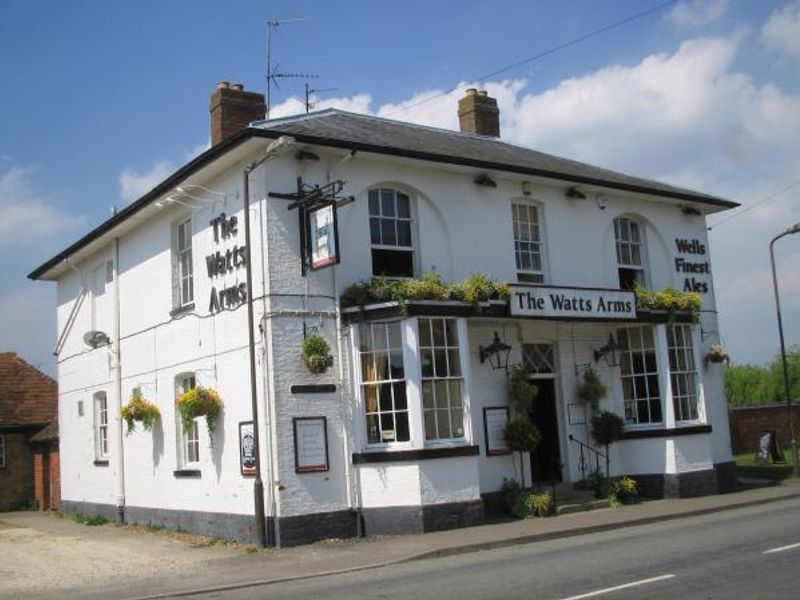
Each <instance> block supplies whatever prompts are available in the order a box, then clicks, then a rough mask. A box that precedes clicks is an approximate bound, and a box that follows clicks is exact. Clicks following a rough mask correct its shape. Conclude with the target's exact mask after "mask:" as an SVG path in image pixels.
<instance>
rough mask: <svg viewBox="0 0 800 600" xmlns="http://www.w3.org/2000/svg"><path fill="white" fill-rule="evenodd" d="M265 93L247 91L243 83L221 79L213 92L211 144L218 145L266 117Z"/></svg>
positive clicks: (210, 109)
mask: <svg viewBox="0 0 800 600" xmlns="http://www.w3.org/2000/svg"><path fill="white" fill-rule="evenodd" d="M266 110H267V107H266V105H265V104H264V94H258V93H256V92H245V91H244V86H242V84H241V83H236V84H234V85H231V84H230V83H228V82H227V81H220V82H219V83H218V84H217V89H216V90H214V93H213V94H211V102H210V103H209V111H210V112H211V145H212V146H216V145H217V144H219V143H220V142H221V141H223V140H224V139H226V138H229V137H230V136H232V135H233V134H234V133H236V132H237V131H239V130H240V129H244V128H245V127H247V126H248V125H249V124H250V123H252V122H253V121H260V120H262V119H263V118H264V114H265V113H266Z"/></svg>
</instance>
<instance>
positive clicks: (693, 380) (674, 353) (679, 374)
mask: <svg viewBox="0 0 800 600" xmlns="http://www.w3.org/2000/svg"><path fill="white" fill-rule="evenodd" d="M667 349H668V351H669V377H670V384H671V386H672V404H673V406H674V408H675V421H696V420H697V419H698V418H699V413H698V410H697V397H698V393H697V391H698V387H699V382H698V379H699V378H698V374H697V365H696V363H695V360H694V345H693V344H692V328H691V326H690V325H672V326H670V327H667Z"/></svg>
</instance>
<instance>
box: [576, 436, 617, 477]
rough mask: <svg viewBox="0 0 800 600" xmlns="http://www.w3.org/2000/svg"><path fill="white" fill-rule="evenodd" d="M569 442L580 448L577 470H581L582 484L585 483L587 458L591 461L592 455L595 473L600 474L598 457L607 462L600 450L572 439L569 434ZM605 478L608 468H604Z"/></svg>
mask: <svg viewBox="0 0 800 600" xmlns="http://www.w3.org/2000/svg"><path fill="white" fill-rule="evenodd" d="M569 441H570V442H575V443H576V444H578V445H579V446H580V449H581V456H580V461H579V462H578V468H579V469H580V470H581V479H582V481H583V483H586V460H587V458H588V459H589V460H591V456H592V455H594V463H595V471H597V472H598V473H599V472H600V457H603V458H604V459H606V461H607V459H608V457H607V456H606V455H605V454H604V453H603V452H601V451H600V450H598V449H597V448H595V447H594V446H592V445H591V444H587V443H585V442H582V441H580V440H579V439H576V438H575V437H573V435H572V434H569ZM584 451H585V453H584ZM606 465H608V462H606ZM606 477H608V466H606Z"/></svg>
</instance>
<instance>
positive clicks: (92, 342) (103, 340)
mask: <svg viewBox="0 0 800 600" xmlns="http://www.w3.org/2000/svg"><path fill="white" fill-rule="evenodd" d="M83 342H84V343H85V344H86V345H87V346H89V347H90V348H99V347H100V346H107V345H108V344H109V343H110V342H109V339H108V335H107V334H105V333H104V332H102V331H87V332H86V333H84V334H83Z"/></svg>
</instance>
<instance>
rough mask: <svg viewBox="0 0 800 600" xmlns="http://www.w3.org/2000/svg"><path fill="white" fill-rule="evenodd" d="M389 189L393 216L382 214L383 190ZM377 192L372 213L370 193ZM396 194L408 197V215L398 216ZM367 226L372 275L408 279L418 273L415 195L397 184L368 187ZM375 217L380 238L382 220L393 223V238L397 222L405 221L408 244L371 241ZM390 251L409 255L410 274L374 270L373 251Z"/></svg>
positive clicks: (396, 231)
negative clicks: (375, 207)
mask: <svg viewBox="0 0 800 600" xmlns="http://www.w3.org/2000/svg"><path fill="white" fill-rule="evenodd" d="M385 191H389V192H392V194H393V207H394V216H384V215H383V194H382V193H383V192H385ZM375 192H377V194H378V214H373V213H372V207H371V206H370V194H372V193H375ZM398 194H401V195H403V196H405V197H406V198H407V199H408V217H400V216H398V211H397V197H398ZM366 195H367V227H368V231H369V252H370V272H371V274H372V275H373V276H383V277H386V278H389V279H408V278H413V277H415V276H416V275H417V274H418V273H419V268H418V262H419V249H418V239H417V232H416V229H417V222H418V221H417V213H416V201H415V195H414V194H412V193H410V192H409V191H408V190H406V189H403V188H402V187H400V186H397V185H391V184H387V185H376V186H372V187H370V188H369V189H368V190H367V192H366ZM373 219H377V220H378V221H379V223H381V225H379V227H378V234H379V236H380V237H381V242H383V239H382V237H383V236H382V233H383V229H382V223H383V221H388V220H391V221H392V222H393V223H394V229H395V239H398V238H399V235H398V227H397V223H399V222H407V223H408V228H409V238H410V244H409V245H408V246H405V245H400V244H399V243H396V244H385V243H379V244H376V243H374V242H373V239H372V220H373ZM375 250H378V251H392V252H407V253H409V254H410V255H411V274H410V275H382V274H380V273H376V272H375V258H374V251H375Z"/></svg>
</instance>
